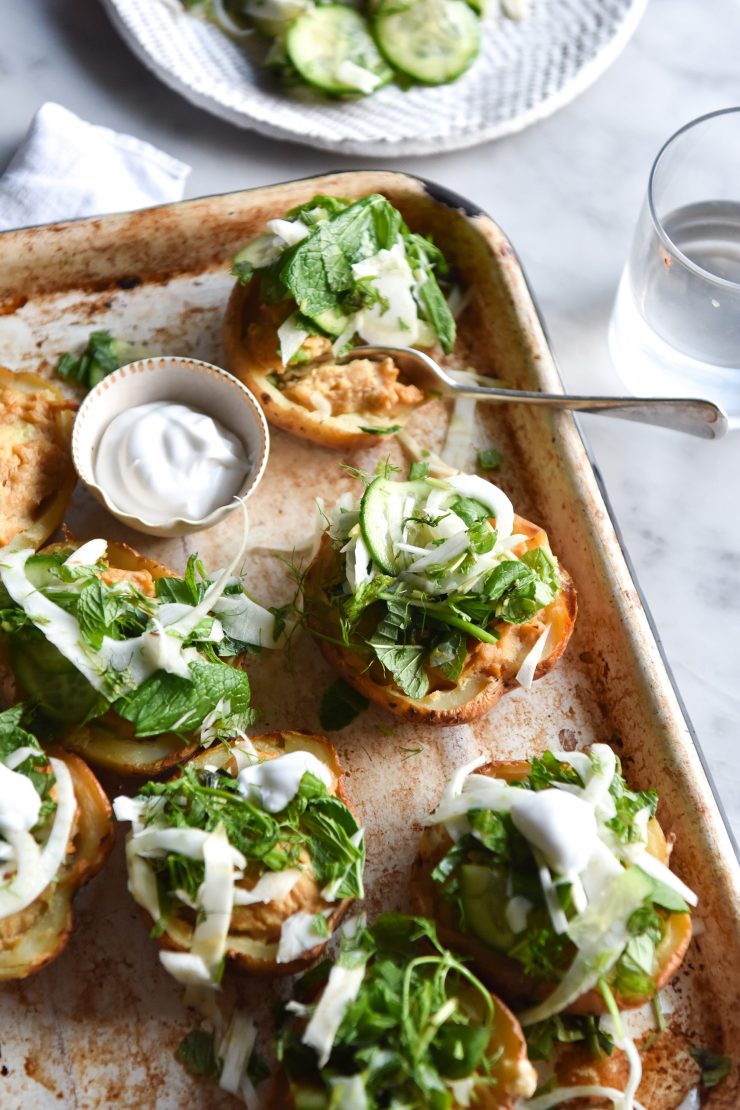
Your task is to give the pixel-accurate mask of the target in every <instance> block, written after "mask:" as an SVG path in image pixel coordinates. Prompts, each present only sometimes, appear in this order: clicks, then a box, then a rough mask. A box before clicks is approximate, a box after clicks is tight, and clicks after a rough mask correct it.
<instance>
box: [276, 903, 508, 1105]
mask: <svg viewBox="0 0 740 1110" xmlns="http://www.w3.org/2000/svg"><path fill="white" fill-rule="evenodd" d="M336 969H341V970H340V974H341V973H342V972H345V973H347V974H348V975H352V974H353V973H355V972H357V974H358V977H359V976H361V982H359V984H358V983H357V979H355V986H354V990H353V991H352V994H353V995H354V997H352V998H351V999H350V1000H349V1001H347V999H346V997H345V1000H344V1005H343V1012H342V1013H341V1019H340V1020H339V1021H338V1023H337V1019H338V1018H340V1014H339V1013H338V1012H336V1011H335V1012H334V1015H333V1016H332V1017H329V1015H328V1013H327V1020H328V1021H330V1022H331V1025H332V1027H334V1026H337V1028H336V1033H335V1035H334V1036H333V1038H332V1040H331V1044H329V1043H328V1042H326V1041H325V1042H324V1043H323V1044H322V1045H321V1048H320V1049H318V1048H317V1044H316V1042H315V1038H314V1036H313V1026H312V1017H313V1015H314V1014H316V1012H317V1010H318V1008H319V1007H320V1006H322V1005H324V1006H325V1007H326V1005H327V1001H328V1000H329V999H330V998H331V994H332V988H333V982H334V980H332V975H334V977H335V979H336V977H337V970H336ZM494 1006H495V1002H494V1000H493V999H492V998H491V996H490V994H489V993H488V991H487V990H486V988H485V987H484V986H483V985H482V984H481V983H480V982H479V980H478V979H476V977H475V976H474V975H473V974H472V973H471V972H470V971H469V970H468V969H467V968H466V967H465V965H464V964H463V963H461V962H460V960H458V959H457V957H455V956H454V955H453V954H452V953H451V952H449V951H448V950H447V949H446V948H444V947H443V946H442V945H441V944H440V943H439V941H438V939H437V936H436V932H435V929H434V926H433V925H432V923H431V922H430V921H427V920H425V919H423V918H417V917H405V916H402V915H400V914H395V913H385V914H382V915H381V916H380V917H378V918H377V920H376V921H375V922H374V924H373V925H371V926H365V925H364V924H363V923H362V922H360V923H359V925H358V927H357V928H356V930H355V931H354V932H352V931H351V930H347V931H345V933H344V935H343V937H342V940H341V946H340V950H339V953H338V955H337V957H336V962H335V964H334V967H333V968H332V965H331V963H330V962H329V961H324V962H323V963H321V964H319V965H318V966H317V967H316V968H314V969H313V970H312V971H310V972H308V973H307V974H306V975H304V976H303V978H302V979H300V980H299V981H298V984H297V986H296V991H295V998H294V1001H293V1002H291V1003H289V1004H288V1006H287V1007H286V1010H285V1012H284V1021H285V1024H284V1026H283V1029H282V1032H281V1034H280V1035H279V1038H278V1058H279V1060H280V1061H281V1063H282V1065H283V1067H284V1069H285V1071H286V1073H287V1076H288V1080H289V1082H290V1086H291V1091H292V1094H293V1098H294V1101H295V1105H296V1106H298V1107H304V1106H305V1107H309V1106H310V1107H312V1108H315V1110H328V1108H329V1107H334V1106H342V1105H346V1106H357V1107H367V1108H368V1110H371V1108H373V1110H374V1108H376V1107H386V1106H397V1107H404V1110H428V1108H430V1107H433V1108H434V1110H448V1108H450V1107H452V1106H453V1105H455V1103H456V1101H457V1099H456V1085H457V1084H462V1085H464V1086H465V1087H468V1086H470V1087H486V1086H496V1084H497V1083H500V1078H499V1077H498V1076H497V1075H496V1063H497V1061H498V1058H499V1057H500V1055H501V1052H502V1049H501V1048H500V1047H497V1046H495V1045H492V1044H491V1039H492V1035H493V1023H494ZM332 1008H333V1007H332ZM340 1009H341V1007H340ZM322 1024H323V1022H322ZM319 1052H320V1053H322V1055H321V1056H319V1055H318V1053H319ZM322 1060H323V1063H322V1062H321V1061H322ZM457 1090H458V1092H459V1090H460V1088H457ZM342 1098H344V1101H342Z"/></svg>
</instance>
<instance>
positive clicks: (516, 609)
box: [304, 475, 577, 725]
mask: <svg viewBox="0 0 740 1110" xmlns="http://www.w3.org/2000/svg"><path fill="white" fill-rule="evenodd" d="M465 491H467V493H465ZM379 495H380V496H382V497H383V500H384V502H385V505H383V504H382V503H381V506H380V508H379V509H376V505H375V502H376V501H377V500H378V499H379ZM432 499H435V501H434V506H433V507H432V509H430V510H427V509H426V507H425V506H426V505H429V504H430V501H431V500H432ZM398 501H401V502H402V503H403V504H405V505H406V508H404V507H403V505H402V506H401V507H400V508H399V507H398V506H397V504H395V503H396V502H398ZM438 502H441V504H438ZM484 502H485V503H484ZM495 505H497V506H498V512H496V511H495ZM458 510H459V512H460V513H462V514H463V517H464V519H463V517H460V516H458V515H457V513H458ZM376 513H377V516H376ZM399 514H405V515H406V516H407V517H408V518H409V519H410V520H411V525H410V526H409V527H402V528H400V529H399V532H400V534H401V535H402V536H403V537H404V538H403V539H401V540H399V541H398V542H396V543H395V545H392V544H391V541H389V540H388V537H389V536H390V535H391V533H392V531H393V528H394V527H398V519H399ZM504 518H506V522H504ZM430 522H431V523H430ZM499 522H501V523H500V524H499ZM453 529H454V531H453ZM450 533H451V534H450ZM499 545H500V546H499ZM392 546H395V548H396V551H397V552H398V553H399V556H398V557H396V553H395V552H394V551H393V550H392ZM445 552H450V553H451V554H450V556H449V560H448V562H446V563H444V562H443V563H440V562H436V563H432V560H434V559H438V558H441V559H444V558H445ZM437 553H439V554H437ZM304 608H305V615H306V623H307V627H308V629H309V631H310V632H311V633H312V634H313V635H314V637H315V638H316V641H317V643H318V645H319V648H320V650H321V652H322V653H323V655H324V657H325V658H326V660H327V661H328V662H329V663H330V664H331V665H332V666H333V667H334V668H335V669H336V670H337V671H338V673H339V674H340V675H341V677H342V678H343V679H344V680H345V681H346V682H348V683H349V684H350V685H351V686H353V687H354V688H355V689H356V690H358V691H359V692H360V693H361V694H363V695H364V696H365V697H366V698H368V699H369V700H370V701H373V702H375V703H376V704H378V705H380V706H382V707H383V708H384V709H387V710H388V711H389V712H391V713H393V714H395V715H397V716H400V717H406V718H409V719H412V720H419V721H423V722H424V723H425V724H429V725H449V724H459V723H463V722H466V721H472V720H475V719H476V718H478V717H480V716H482V715H483V714H485V713H487V712H488V710H489V709H491V707H492V706H493V705H495V703H496V702H497V701H498V700H499V698H500V697H502V696H503V695H504V694H505V693H507V691H509V690H511V689H513V688H514V687H516V686H517V685H518V684H521V685H525V686H529V685H531V683H532V681H534V680H535V679H538V678H541V677H543V676H544V675H546V674H547V673H548V672H549V671H551V670H552V668H553V667H554V666H555V664H556V663H557V661H558V659H559V658H560V656H561V655H562V654H563V652H564V651H565V648H566V646H567V644H568V641H569V639H570V636H571V633H572V631H573V626H574V623H575V619H576V611H577V602H576V591H575V587H574V586H573V583H572V581H571V579H570V576H569V574H568V572H567V571H566V570H565V569H564V568H563V567H561V566H559V565H558V564H557V563H556V561H555V559H554V558H553V556H552V553H551V551H550V547H549V544H548V540H547V535H546V533H545V532H544V531H543V530H542V529H541V528H539V527H538V526H537V525H535V524H532V523H530V522H529V521H527V520H524V519H523V518H522V517H519V516H516V515H515V514H514V513H513V510H512V509H511V503H510V502H509V500H508V498H507V497H506V496H505V494H503V493H502V491H500V490H497V489H496V487H495V486H493V485H492V484H491V483H490V482H487V481H485V479H483V478H479V477H477V476H475V475H458V476H452V477H450V478H448V479H445V480H441V479H431V480H430V479H423V480H416V481H413V482H391V481H388V480H387V479H386V478H384V477H383V476H381V477H380V478H377V479H375V480H374V481H373V482H370V484H369V485H368V486H367V489H366V491H365V494H364V495H363V497H362V500H361V502H360V506H359V509H358V510H354V509H350V508H348V507H346V506H344V505H342V506H340V507H339V512H338V513H336V514H335V516H334V520H333V522H332V524H331V526H330V528H329V529H328V530H327V531H326V532H325V533H324V536H323V537H322V540H321V545H320V548H319V551H318V554H317V555H316V557H315V559H314V561H313V562H312V564H311V566H310V567H309V569H308V571H307V573H306V576H305V581H304ZM525 672H527V673H525Z"/></svg>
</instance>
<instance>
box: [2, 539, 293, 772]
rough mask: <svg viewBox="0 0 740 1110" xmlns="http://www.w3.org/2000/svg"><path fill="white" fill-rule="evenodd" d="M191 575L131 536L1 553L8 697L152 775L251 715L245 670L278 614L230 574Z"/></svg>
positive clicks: (103, 758)
mask: <svg viewBox="0 0 740 1110" xmlns="http://www.w3.org/2000/svg"><path fill="white" fill-rule="evenodd" d="M199 567H200V564H199V562H198V559H197V556H192V557H191V559H190V561H189V563H188V568H187V571H186V573H185V576H184V578H180V577H179V576H177V575H174V574H173V572H171V571H168V570H167V568H166V567H163V566H162V565H161V564H159V563H156V562H154V561H153V560H151V559H146V558H144V557H143V556H141V555H139V554H138V553H137V552H135V551H132V550H131V549H130V548H128V547H126V546H125V545H123V544H115V543H111V544H108V543H106V542H105V541H104V540H91V541H89V542H88V543H86V544H83V545H82V546H80V545H78V544H76V543H69V542H67V543H62V544H53V545H51V546H50V547H47V548H45V549H44V550H42V551H41V552H39V553H35V552H33V551H31V550H17V551H13V552H9V551H6V552H0V609H2V610H3V612H4V620H3V624H2V633H0V657H1V659H2V662H3V664H4V670H5V677H6V683H5V685H6V687H7V690H6V696H7V698H8V700H9V701H17V700H19V698H20V697H26V698H27V699H28V700H29V701H30V702H31V703H32V704H33V706H34V712H35V714H36V719H37V721H38V724H39V727H42V728H44V729H45V730H46V731H47V732H49V733H51V732H52V731H53V733H54V735H55V736H57V737H58V738H59V741H60V742H61V743H63V744H64V745H65V747H68V748H70V749H72V750H73V751H76V752H79V753H80V754H82V755H84V757H85V758H86V759H87V760H89V761H90V762H91V763H93V764H96V765H98V766H102V767H107V768H110V769H112V770H115V771H119V772H121V773H124V774H138V775H145V774H146V775H153V774H158V773H159V772H160V771H162V770H164V769H166V768H167V767H170V766H172V765H173V764H176V763H178V762H179V761H180V760H182V759H183V758H185V757H186V756H187V755H189V754H191V753H192V752H194V751H195V750H196V749H197V748H198V747H199V746H200V744H201V743H204V742H209V741H211V740H212V739H214V738H216V737H217V736H219V735H234V732H235V731H237V732H238V731H239V730H240V729H242V728H243V727H244V725H246V724H247V723H249V722H250V721H251V719H252V711H251V710H250V689H249V680H248V678H247V675H246V673H245V672H244V671H243V670H241V669H239V668H238V667H236V666H233V665H229V663H228V662H227V660H233V659H234V658H235V657H238V656H240V655H242V654H243V653H244V652H247V651H251V650H255V649H258V648H259V647H260V646H264V647H272V646H274V644H275V638H274V635H273V633H274V617H273V615H272V614H271V613H269V612H267V611H266V610H264V609H262V608H261V606H259V605H257V604H256V603H255V602H254V601H252V600H251V598H249V597H248V596H247V595H246V593H245V592H244V590H243V587H242V585H241V583H240V582H238V581H237V580H235V579H232V578H231V569H233V568H227V570H226V571H224V572H223V573H222V575H221V577H220V578H219V579H218V581H216V582H211V581H210V580H209V579H207V578H205V577H204V576H203V575H202V574H200V573H199Z"/></svg>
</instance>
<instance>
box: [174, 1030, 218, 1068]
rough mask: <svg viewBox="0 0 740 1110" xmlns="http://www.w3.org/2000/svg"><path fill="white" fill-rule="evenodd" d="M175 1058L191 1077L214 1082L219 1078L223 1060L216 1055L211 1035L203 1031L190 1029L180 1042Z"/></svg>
mask: <svg viewBox="0 0 740 1110" xmlns="http://www.w3.org/2000/svg"><path fill="white" fill-rule="evenodd" d="M175 1058H176V1059H177V1060H179V1061H180V1063H181V1064H182V1065H183V1067H184V1068H186V1069H187V1071H189V1072H190V1074H191V1075H196V1076H198V1077H201V1076H202V1077H203V1078H205V1079H215V1080H218V1079H220V1077H221V1069H222V1068H223V1060H222V1059H221V1057H220V1056H217V1055H216V1048H215V1044H214V1036H213V1033H207V1032H206V1031H205V1029H192V1030H191V1031H190V1033H188V1034H187V1036H186V1037H184V1038H183V1039H182V1040H181V1041H180V1044H179V1045H178V1047H177V1049H176V1051H175Z"/></svg>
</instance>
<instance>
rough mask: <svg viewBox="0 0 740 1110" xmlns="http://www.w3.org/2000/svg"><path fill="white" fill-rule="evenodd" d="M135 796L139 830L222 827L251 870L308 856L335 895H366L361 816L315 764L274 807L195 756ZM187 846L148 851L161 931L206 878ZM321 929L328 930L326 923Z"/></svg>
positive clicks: (295, 863) (278, 867) (281, 866)
mask: <svg viewBox="0 0 740 1110" xmlns="http://www.w3.org/2000/svg"><path fill="white" fill-rule="evenodd" d="M278 758H280V757H278ZM134 801H135V803H143V805H142V806H141V816H140V818H139V821H138V822H137V823H136V824H135V831H136V832H141V829H150V828H153V829H200V830H203V831H204V832H209V833H210V832H213V831H214V830H216V829H218V828H219V826H223V829H224V831H225V833H226V836H227V838H228V842H229V844H230V845H231V847H232V848H234V849H236V851H237V852H241V854H242V855H243V856H244V859H245V860H246V862H247V866H248V868H249V869H250V873H251V874H252V876H253V877H254V875H255V874H259V875H261V874H264V873H265V872H268V871H284V870H285V869H286V868H289V867H290V868H302V867H305V866H306V864H305V857H306V856H308V858H309V859H310V865H311V869H312V873H313V876H314V878H315V880H316V882H317V884H318V885H319V887H320V888H322V889H326V888H327V887H331V890H332V898H333V899H335V900H341V899H342V898H362V897H363V884H362V877H363V871H364V867H365V844H364V838H363V837H362V836H361V834H360V830H359V826H358V824H357V821H356V820H355V818H354V816H353V814H352V812H351V810H349V809H348V808H347V806H346V805H345V804H344V803H343V802H342V801H340V799H339V798H337V797H335V796H334V795H333V794H331V793H330V792H329V790H328V789H327V786H326V785H325V784H324V783H323V782H322V781H321V779H319V778H318V777H317V776H316V775H314V774H312V773H311V772H310V771H306V772H305V773H304V774H303V775H302V777H301V780H300V785H299V786H298V789H297V792H296V794H295V796H294V797H293V798H292V799H291V800H290V801H289V803H288V804H287V805H286V806H285V808H284V809H282V810H280V811H279V812H277V813H272V812H269V811H268V810H267V809H266V808H265V807H264V806H263V805H261V804H260V802H259V800H254V799H252V798H251V797H248V796H246V795H245V793H244V791H243V789H242V788H241V785H240V782H239V779H238V777H234V776H233V775H231V774H230V773H229V772H228V771H226V770H224V769H223V768H218V767H214V766H210V765H208V766H203V765H200V764H198V763H194V762H190V763H187V764H185V766H184V767H183V769H182V773H181V774H180V775H178V777H177V778H174V779H171V780H170V781H169V782H164V783H162V782H148V783H146V785H145V786H143V787H142V788H141V790H140V791H139V793H138V794H137V795H136V798H135V799H134ZM353 838H354V839H353ZM132 843H134V844H135V843H136V837H135V836H134V839H133V842H132ZM183 847H184V848H185V851H178V850H177V842H176V840H175V839H173V840H172V845H171V847H170V848H169V849H168V850H167V851H166V852H161V853H159V854H156V855H153V856H152V857H151V858H150V857H148V858H147V863H148V864H149V866H150V867H151V868H152V869H153V871H154V874H155V875H156V879H157V886H158V890H159V905H160V909H161V915H162V916H161V919H160V921H159V922H157V923H156V925H155V932H156V933H157V934H159V933H161V932H162V931H164V930H165V929H166V927H167V922H168V920H169V918H170V916H171V915H172V913H173V912H175V911H176V910H177V909H178V908H181V906H182V903H184V904H185V905H188V904H192V903H197V899H198V892H199V890H200V888H201V886H202V884H203V881H204V876H205V864H204V861H203V859H202V858H194V857H193V855H192V854H187V842H186V841H184V843H183ZM319 916H321V915H319ZM322 923H324V924H325V919H324V918H323V917H322ZM324 935H327V936H328V929H326V931H325V934H324Z"/></svg>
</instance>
